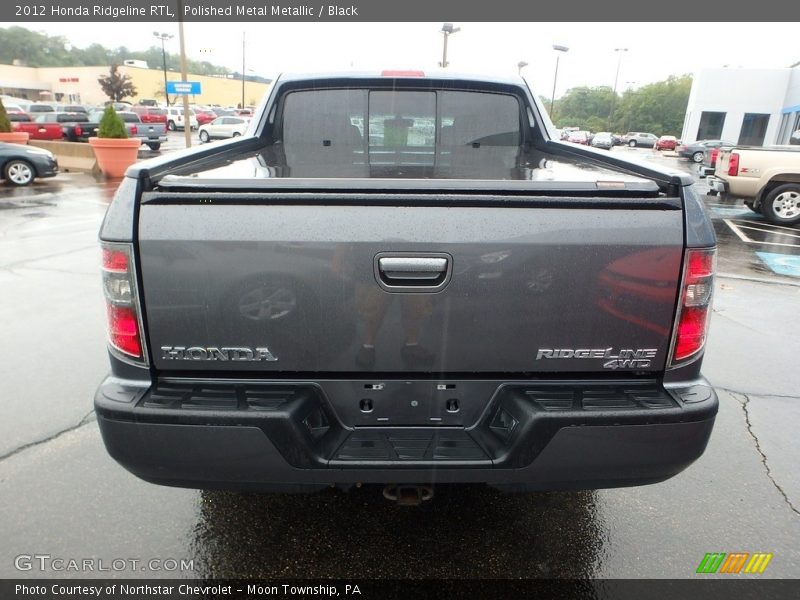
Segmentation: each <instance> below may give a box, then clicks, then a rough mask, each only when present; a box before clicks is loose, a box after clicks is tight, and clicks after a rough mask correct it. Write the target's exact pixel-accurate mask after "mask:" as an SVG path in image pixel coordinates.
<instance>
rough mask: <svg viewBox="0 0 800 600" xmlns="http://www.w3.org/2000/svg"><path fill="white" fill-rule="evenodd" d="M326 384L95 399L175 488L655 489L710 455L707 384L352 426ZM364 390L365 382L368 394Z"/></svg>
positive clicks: (118, 393)
mask: <svg viewBox="0 0 800 600" xmlns="http://www.w3.org/2000/svg"><path fill="white" fill-rule="evenodd" d="M323 387H324V385H322V386H321V385H319V384H317V383H300V382H297V383H259V384H250V383H247V384H244V383H236V384H229V385H206V384H190V385H165V386H160V387H158V388H136V387H128V386H126V385H125V383H124V382H121V381H120V380H118V379H114V378H108V379H107V380H106V381H104V382H103V384H102V385H101V386H100V388H99V389H98V391H97V394H96V395H95V408H96V411H97V417H98V423H99V426H100V430H101V433H102V436H103V440H104V442H105V445H106V448H107V449H108V452H109V453H110V454H111V456H112V457H113V458H114V459H116V460H117V461H118V462H119V463H120V464H121V465H122V466H124V467H125V468H126V469H128V470H129V471H131V472H132V473H133V474H135V475H137V476H138V477H140V478H142V479H144V480H147V481H150V482H153V483H159V484H164V485H174V486H181V487H192V488H222V489H241V490H258V491H311V490H314V489H321V488H323V487H327V486H331V485H340V486H348V485H351V484H354V483H432V484H435V483H488V484H490V485H496V486H501V487H505V488H510V489H519V490H554V489H592V488H604V487H623V486H630V485H642V484H647V483H656V482H659V481H663V480H665V479H668V478H669V477H672V476H673V475H676V474H677V473H679V472H680V471H682V470H683V469H685V468H686V467H687V466H688V465H690V464H691V463H692V462H693V461H694V460H696V459H697V458H698V457H699V456H700V455H701V454H702V453H703V451H704V449H705V447H706V444H707V443H708V440H709V437H710V435H711V430H712V428H713V424H714V418H715V415H716V412H717V408H718V401H717V396H716V394H715V393H714V390H713V389H712V388H711V387H710V386H709V385H708V384H707V383H706V382H705V381H699V382H693V384H692V385H686V386H683V387H676V388H671V389H669V390H665V389H664V388H663V387H660V386H658V385H657V384H650V385H640V384H632V385H627V384H619V383H617V384H613V385H612V384H599V385H596V384H592V385H580V384H576V383H575V382H572V383H568V384H563V383H558V384H556V383H544V384H540V383H538V382H537V383H536V384H531V383H525V384H521V383H509V384H501V385H499V387H498V388H497V390H496V392H495V393H494V394H493V396H492V399H491V402H490V403H489V405H488V406H487V407H486V410H485V411H483V414H482V415H481V416H480V418H479V419H478V421H477V422H476V423H475V424H473V425H472V426H469V427H389V426H386V427H345V426H343V425H342V423H341V422H340V421H339V419H338V417H337V415H336V414H335V413H334V412H333V410H332V407H331V405H330V403H329V402H328V401H327V399H326V396H325V393H324V391H323ZM362 387H363V386H362Z"/></svg>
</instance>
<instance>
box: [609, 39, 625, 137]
mask: <svg viewBox="0 0 800 600" xmlns="http://www.w3.org/2000/svg"><path fill="white" fill-rule="evenodd" d="M627 51H628V49H627V48H614V52H617V53H618V55H617V73H616V75H614V91H613V94H612V96H611V108H609V110H608V123H607V125H608V127H609V129H610V128H611V115H612V114H613V112H614V106H615V105H616V103H617V81H618V80H619V67H620V65H621V64H622V53H623V52H627Z"/></svg>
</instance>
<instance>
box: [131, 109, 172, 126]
mask: <svg viewBox="0 0 800 600" xmlns="http://www.w3.org/2000/svg"><path fill="white" fill-rule="evenodd" d="M129 110H132V111H133V112H135V113H136V114H137V115H139V118H140V119H141V120H142V123H162V124H164V126H166V124H167V109H166V108H159V107H158V106H132V107H131V108H130V109H129Z"/></svg>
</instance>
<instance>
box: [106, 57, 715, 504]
mask: <svg viewBox="0 0 800 600" xmlns="http://www.w3.org/2000/svg"><path fill="white" fill-rule="evenodd" d="M553 136H554V129H553V126H552V124H551V123H550V121H549V118H548V116H547V115H546V113H545V112H544V110H543V108H542V106H541V105H540V104H539V102H538V100H536V98H535V96H534V95H533V94H531V92H530V91H529V90H528V88H527V86H526V84H525V82H524V81H523V80H522V79H520V78H515V79H508V80H506V79H488V78H476V77H462V76H456V75H436V76H424V75H423V74H422V73H417V72H383V73H375V74H347V75H325V76H291V77H290V76H282V77H281V78H280V79H279V80H277V81H276V82H275V84H274V85H273V87H272V90H271V93H270V94H269V97H268V98H266V99H265V101H264V103H263V105H262V106H261V109H260V111H259V112H257V114H256V116H255V117H254V119H253V121H252V123H251V126H250V129H249V131H248V132H247V134H246V135H244V136H242V137H240V138H236V139H235V140H231V141H228V142H222V143H218V144H213V145H208V146H202V147H200V148H196V149H192V150H187V151H181V152H177V153H174V154H171V155H169V156H166V157H161V158H156V159H152V160H149V161H146V162H140V163H138V164H137V165H135V166H134V167H132V168H130V170H129V171H128V173H127V177H126V178H125V179H124V181H123V182H122V184H121V185H120V187H119V190H118V191H117V194H116V197H115V199H114V201H113V203H112V204H111V206H110V208H109V210H108V213H107V215H106V218H105V221H104V223H103V226H102V229H101V232H100V239H101V242H102V247H103V280H104V290H105V298H106V302H107V307H108V327H109V355H110V360H111V374H110V375H109V376H108V378H107V379H106V380H105V381H103V382H102V384H101V385H100V388H99V389H98V391H97V394H96V396H95V406H96V411H97V417H98V422H99V425H100V429H101V432H102V435H103V439H104V441H105V445H106V447H107V449H108V451H109V453H110V454H111V456H113V457H114V458H115V459H116V460H117V461H118V462H119V463H121V464H122V465H123V466H124V467H125V468H127V469H128V470H130V471H131V472H132V473H134V474H136V475H137V476H139V477H141V478H143V479H145V480H147V481H151V482H154V483H160V484H166V485H176V486H186V487H194V488H227V489H244V490H246V489H251V490H261V491H304V490H309V491H310V490H315V489H321V488H324V487H328V486H337V487H342V488H347V487H349V486H351V485H353V484H360V483H365V484H366V483H380V484H384V485H387V487H386V488H385V490H384V493H385V494H386V495H387V496H388V497H391V498H398V499H400V500H401V501H405V502H409V503H413V502H414V501H418V500H419V499H421V498H427V497H429V496H430V493H431V489H432V486H433V485H434V484H437V483H466V482H483V483H488V484H490V485H493V486H496V487H499V488H502V489H505V490H509V491H523V490H537V489H544V490H551V489H581V488H600V487H615V486H629V485H640V484H647V483H655V482H659V481H663V480H665V479H667V478H669V477H672V476H673V475H675V474H677V473H679V472H680V471H682V470H683V469H685V468H686V467H687V466H688V465H689V464H690V463H692V462H693V461H694V460H695V459H697V458H698V457H699V456H700V455H701V454H702V452H703V451H704V449H705V447H706V444H707V442H708V439H709V436H710V434H711V430H712V426H713V423H714V418H715V415H716V412H717V407H718V403H717V397H716V394H715V392H714V390H713V388H712V387H711V386H710V385H709V383H708V382H707V381H706V380H705V379H704V378H703V377H702V376H701V374H700V365H701V361H702V356H703V349H704V344H705V337H706V331H707V324H708V320H709V317H710V304H711V294H712V289H713V277H714V268H715V237H714V232H713V229H712V227H711V225H710V222H709V220H708V218H707V216H706V214H705V212H704V209H703V206H702V203H701V201H700V200H699V199H698V196H697V193H696V192H695V190H694V187H693V185H692V181H691V179H690V177H689V176H688V175H686V174H682V173H679V172H669V171H661V170H656V169H655V168H653V167H652V166H649V165H644V164H637V163H633V162H628V161H625V160H622V159H619V158H618V157H617V155H616V153H613V152H612V153H611V154H609V153H608V152H607V151H599V150H594V149H591V148H584V147H580V146H576V145H573V144H567V143H562V142H560V141H556V140H555V139H554V137H553Z"/></svg>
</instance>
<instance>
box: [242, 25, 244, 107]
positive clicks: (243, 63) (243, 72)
mask: <svg viewBox="0 0 800 600" xmlns="http://www.w3.org/2000/svg"><path fill="white" fill-rule="evenodd" d="M244 35H245V32H244V31H243V32H242V110H244Z"/></svg>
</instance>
